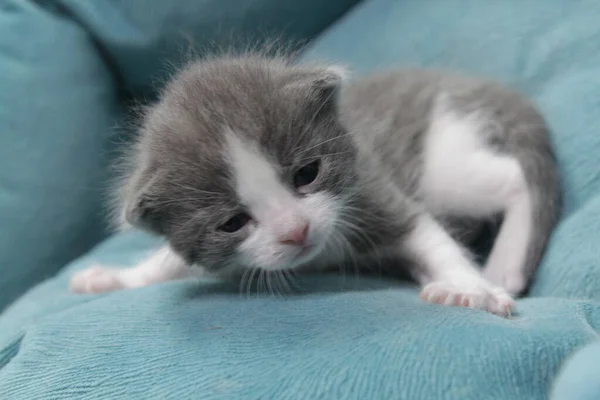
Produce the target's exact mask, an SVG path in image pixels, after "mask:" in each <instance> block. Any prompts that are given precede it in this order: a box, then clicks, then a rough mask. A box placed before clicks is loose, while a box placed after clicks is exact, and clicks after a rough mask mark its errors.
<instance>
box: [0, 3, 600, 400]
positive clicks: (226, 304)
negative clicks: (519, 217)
mask: <svg viewBox="0 0 600 400" xmlns="http://www.w3.org/2000/svg"><path fill="white" fill-rule="evenodd" d="M598 21H600V3H599V2H598V1H593V0H547V1H539V0H503V1H480V0H427V1H417V0H414V1H410V0H403V1H400V0H371V1H365V2H363V3H362V4H361V5H359V6H358V7H356V8H354V9H353V11H352V12H351V13H350V14H349V15H347V16H346V17H345V18H344V19H343V20H342V21H340V22H339V23H337V24H336V25H334V26H333V27H331V28H330V30H329V31H328V32H326V33H325V34H324V35H323V36H322V37H321V38H320V39H319V40H317V42H316V43H315V44H314V45H313V46H312V47H311V48H310V49H309V50H308V51H307V53H306V54H305V57H306V58H317V57H318V58H326V59H329V60H333V61H343V62H345V63H347V64H349V65H350V66H351V67H352V68H353V69H354V70H356V71H357V73H359V74H361V73H366V72H368V71H371V70H373V69H377V68H379V67H387V66H389V65H391V64H404V65H407V64H408V65H420V66H442V67H452V68H457V69H461V70H466V71H469V72H471V73H474V74H484V75H488V76H493V77H496V78H497V79H499V80H502V81H504V82H506V83H508V84H511V85H513V86H516V87H518V88H520V89H521V90H523V91H525V92H527V93H528V94H529V95H530V96H531V97H532V98H533V99H534V100H535V101H536V103H537V104H538V105H539V107H540V109H541V110H542V111H543V112H544V114H545V115H546V116H547V118H548V120H549V123H550V125H551V127H552V130H553V135H554V136H553V139H554V142H555V145H556V148H557V151H558V156H559V159H560V164H561V169H562V172H563V178H564V185H565V197H566V208H565V212H564V216H563V218H562V221H561V223H560V225H559V227H558V229H557V230H556V232H555V235H554V237H553V239H552V242H551V245H550V248H549V251H548V252H547V256H546V257H545V259H544V262H543V264H542V266H541V267H540V270H539V273H538V274H537V276H536V279H535V282H534V284H533V287H532V290H531V294H530V297H528V298H526V299H521V300H519V301H518V306H517V315H515V316H514V317H513V318H511V319H502V318H499V317H496V316H493V315H490V314H487V313H485V312H480V311H473V310H467V309H459V308H443V307H440V306H435V305H429V304H424V303H422V302H421V301H420V300H419V299H418V295H417V293H418V291H417V290H418V289H417V288H416V287H414V286H412V285H410V284H407V283H401V282H392V281H389V280H385V279H376V278H360V279H356V278H354V276H346V277H345V278H344V277H339V276H323V277H320V278H310V279H309V278H307V279H305V280H303V281H302V282H300V284H301V285H302V287H304V288H305V289H306V290H304V291H302V292H301V294H297V295H293V296H288V297H285V298H279V297H273V296H269V295H261V296H259V295H250V296H247V295H243V294H242V295H241V294H239V293H238V291H237V287H231V286H229V285H227V284H223V283H219V282H212V281H205V282H202V283H200V284H197V283H194V282H189V281H186V282H170V283H165V284H161V285H156V286H153V287H148V288H142V289H137V290H131V291H126V292H117V293H112V294H106V295H97V296H92V295H89V296H75V295H72V294H69V293H68V291H67V282H68V279H69V276H70V274H72V273H73V272H74V271H76V270H78V269H81V268H85V267H86V266H88V265H89V264H90V263H92V262H101V263H105V264H133V263H135V262H137V261H138V260H139V259H140V258H141V257H143V256H144V255H145V254H146V253H147V252H148V251H149V250H150V249H151V248H152V247H153V246H155V245H157V243H156V240H154V239H151V238H148V237H146V236H144V235H141V234H139V233H135V232H133V233H128V234H121V235H116V236H113V237H111V238H109V239H108V240H106V241H105V242H103V243H102V244H100V245H99V246H97V247H96V248H95V249H94V250H92V251H91V252H90V253H88V254H87V255H85V256H84V257H82V258H80V259H78V260H76V261H75V262H73V263H72V264H71V265H69V266H67V267H66V268H64V269H63V270H62V271H61V272H60V273H59V274H58V275H57V276H55V277H54V278H52V279H50V280H47V281H46V282H44V283H42V284H40V285H39V286H37V287H35V288H34V289H32V290H31V291H30V292H29V293H27V294H25V295H24V296H23V297H22V298H21V299H20V300H19V301H17V302H16V303H14V304H13V305H12V306H11V307H9V308H8V309H7V310H6V311H5V312H4V314H3V315H2V316H0V398H1V399H11V400H13V399H14V400H21V399H23V400H33V399H44V400H48V399H80V398H85V399H106V398H109V399H120V398H130V399H140V398H158V399H187V398H201V399H360V400H365V399H406V400H421V399H422V400H432V399H449V400H450V399H452V400H454V399H456V400H480V399H486V400H487V399H489V400H494V399H498V400H507V399H509V400H537V399H539V400H542V399H547V398H548V397H549V396H552V398H553V400H587V399H592V398H594V399H596V398H600V387H599V386H600V385H599V384H598V382H600V377H599V376H598V373H596V372H595V371H600V358H599V357H600V352H599V347H598V344H594V343H593V342H595V341H596V340H597V338H598V331H599V330H600V252H599V251H598V249H599V244H600V162H599V161H598V155H599V154H600V135H599V134H598V130H599V129H600V102H599V100H598V99H599V98H600V69H599V68H598V66H600V40H598V38H600V23H598ZM588 343H591V344H589V347H585V348H583V347H584V346H585V345H587V344H588ZM580 348H582V350H580V351H579V352H577V353H576V354H575V356H573V358H569V357H570V356H571V354H573V353H574V352H576V351H577V350H578V349H580ZM565 360H568V362H567V363H566V364H565ZM561 371H562V372H561ZM551 393H552V394H551Z"/></svg>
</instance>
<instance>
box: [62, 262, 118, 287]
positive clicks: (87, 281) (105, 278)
mask: <svg viewBox="0 0 600 400" xmlns="http://www.w3.org/2000/svg"><path fill="white" fill-rule="evenodd" d="M122 272H123V270H122V269H118V268H104V267H100V266H94V267H90V268H87V269H84V270H83V271H79V272H77V273H75V274H74V275H73V276H72V277H71V282H70V283H69V287H70V289H71V291H73V292H75V293H104V292H111V291H114V290H120V289H124V288H125V287H127V285H125V282H124V280H123V276H122Z"/></svg>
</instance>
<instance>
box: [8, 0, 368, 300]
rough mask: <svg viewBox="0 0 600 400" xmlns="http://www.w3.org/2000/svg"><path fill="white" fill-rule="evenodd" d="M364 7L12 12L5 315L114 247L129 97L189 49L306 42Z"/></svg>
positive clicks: (130, 5) (138, 3)
mask: <svg viewBox="0 0 600 400" xmlns="http://www.w3.org/2000/svg"><path fill="white" fill-rule="evenodd" d="M357 1H358V0H335V1H328V2H327V3H326V4H322V2H320V1H318V0H310V1H302V2H294V1H287V2H281V1H279V0H254V1H244V0H226V1H223V0H219V1H215V0H204V1H195V0H185V1H177V2H170V1H159V0H133V1H129V0H128V1H125V0H98V1H79V0H72V1H69V0H63V1H60V0H54V1H45V2H28V1H25V2H24V1H19V0H6V1H2V2H1V4H0V104H2V107H1V108H0V128H1V129H2V134H1V135H0V160H2V161H1V163H2V164H1V165H2V168H1V169H0V182H1V187H0V274H1V276H2V279H0V310H1V309H2V308H4V307H5V306H6V304H7V303H9V302H10V301H11V300H13V299H15V298H16V297H17V296H18V295H19V294H21V293H22V292H23V291H24V290H25V289H27V288H28V287H30V286H31V285H32V284H33V283H35V282H37V281H40V280H42V279H45V278H47V277H49V276H52V275H53V274H54V273H55V272H56V271H57V270H58V269H59V268H60V267H62V266H64V264H65V263H66V262H68V261H69V260H71V259H73V258H74V257H76V256H78V255H80V254H81V253H82V252H84V251H86V250H87V249H89V248H90V247H91V246H92V245H93V244H95V243H97V242H98V241H99V240H101V239H102V238H104V237H105V234H106V229H105V226H106V220H105V218H104V216H105V215H106V207H104V204H105V201H106V196H105V192H106V189H107V186H108V184H107V180H108V178H109V173H108V171H107V168H105V166H106V164H107V163H108V162H109V161H110V160H111V159H112V158H113V156H114V155H115V152H116V151H115V150H116V149H115V148H117V147H118V146H119V143H121V142H122V141H123V137H122V135H121V133H122V132H121V131H120V130H119V129H115V127H116V126H122V125H123V124H122V123H123V121H122V120H121V115H122V111H123V110H122V107H121V103H122V101H123V98H124V97H125V96H129V95H131V94H136V95H137V96H142V95H143V96H151V95H152V93H150V91H149V90H148V88H149V87H151V86H152V83H153V82H154V81H155V80H160V79H162V78H161V77H162V76H164V75H165V74H167V73H168V72H169V71H170V70H172V67H168V65H167V60H168V61H170V62H171V64H174V65H177V64H178V63H179V62H181V61H182V60H184V59H185V54H187V53H189V52H190V48H194V49H195V50H196V51H197V52H201V51H202V50H203V49H204V48H206V47H210V44H211V43H212V44H213V45H214V46H217V45H220V46H227V45H236V44H237V45H244V46H245V45H248V43H253V42H255V41H256V39H251V38H252V37H253V35H254V36H256V37H257V38H261V37H262V38H266V37H268V36H283V37H285V38H286V40H288V39H289V40H294V41H302V40H307V39H309V38H311V37H313V36H314V35H315V34H317V33H318V32H320V31H321V30H323V29H324V28H325V27H326V26H327V25H329V24H330V23H331V21H333V20H334V19H336V18H337V17H339V16H340V15H341V14H342V13H343V12H345V11H346V10H347V9H348V8H350V7H351V6H352V5H353V4H355V3H356V2H357ZM232 32H234V33H236V34H238V35H240V37H241V38H243V39H241V40H240V41H239V43H237V42H234V43H233V44H231V43H229V42H231V40H230V39H232V37H233V36H232V35H233V33H232ZM246 41H247V42H248V43H246Z"/></svg>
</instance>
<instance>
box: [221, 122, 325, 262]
mask: <svg viewBox="0 0 600 400" xmlns="http://www.w3.org/2000/svg"><path fill="white" fill-rule="evenodd" d="M226 138H227V143H228V147H227V151H228V158H229V160H230V162H231V165H232V169H233V172H234V175H235V181H236V185H237V187H236V192H237V194H238V196H239V197H240V201H241V202H242V204H244V205H245V206H246V207H247V208H248V209H249V210H250V213H251V215H252V217H253V218H254V219H255V223H254V224H253V226H252V228H251V232H250V235H249V237H248V238H247V239H246V240H245V241H244V242H243V243H242V244H241V245H240V247H239V251H240V253H241V256H242V257H243V260H242V263H243V264H246V265H251V266H256V267H260V268H263V269H266V270H278V269H285V268H295V267H297V266H298V265H299V264H302V263H305V262H306V261H308V260H309V259H310V258H311V257H313V256H314V255H315V254H317V253H318V252H319V251H320V250H321V249H322V244H323V243H324V242H325V241H326V238H327V236H328V235H329V233H330V232H331V229H332V225H333V222H334V221H335V218H336V212H335V210H336V207H335V201H334V200H333V199H332V198H330V197H329V196H327V195H325V194H322V193H315V194H310V195H307V196H305V197H302V198H300V197H298V196H297V195H294V194H293V193H292V192H291V190H290V189H289V186H286V185H284V183H283V182H282V181H281V178H280V177H279V174H278V173H277V171H276V169H275V168H274V166H273V165H272V164H271V163H270V162H269V160H268V159H267V157H266V156H265V155H263V154H261V152H260V151H259V150H258V149H256V148H254V147H252V146H251V145H249V144H247V143H244V142H242V140H241V139H240V138H239V136H237V135H235V134H233V133H231V132H230V133H227V134H226ZM317 179H318V178H317ZM307 225H308V227H309V228H308V237H307V241H306V244H307V246H310V247H312V249H311V250H310V251H308V252H307V251H306V249H305V248H302V247H301V246H295V245H288V244H282V243H281V241H282V239H285V238H287V237H289V236H290V234H292V233H293V232H294V231H297V230H298V229H301V228H303V227H305V226H307Z"/></svg>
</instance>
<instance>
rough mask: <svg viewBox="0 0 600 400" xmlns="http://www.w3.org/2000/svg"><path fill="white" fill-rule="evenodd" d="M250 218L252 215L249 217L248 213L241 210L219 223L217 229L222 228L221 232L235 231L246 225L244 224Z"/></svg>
mask: <svg viewBox="0 0 600 400" xmlns="http://www.w3.org/2000/svg"><path fill="white" fill-rule="evenodd" d="M251 219H252V217H250V216H249V215H248V214H246V213H243V212H242V213H239V214H236V215H234V216H233V217H231V218H229V220H228V221H227V222H225V223H224V224H223V225H221V226H220V227H219V229H220V230H222V231H223V232H227V233H233V232H237V231H239V230H240V229H242V228H243V227H244V226H246V224H247V223H248V222H250V220H251Z"/></svg>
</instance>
